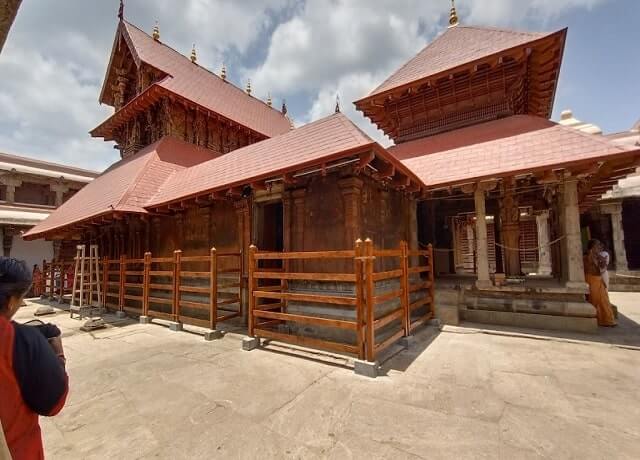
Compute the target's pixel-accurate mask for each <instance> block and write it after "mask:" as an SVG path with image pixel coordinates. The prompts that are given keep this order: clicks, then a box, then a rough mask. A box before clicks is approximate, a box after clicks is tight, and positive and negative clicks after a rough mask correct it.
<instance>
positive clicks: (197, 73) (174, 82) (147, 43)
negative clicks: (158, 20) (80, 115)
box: [91, 21, 291, 137]
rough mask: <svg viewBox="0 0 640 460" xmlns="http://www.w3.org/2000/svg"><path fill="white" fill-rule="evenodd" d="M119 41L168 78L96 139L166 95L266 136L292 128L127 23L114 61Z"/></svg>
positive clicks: (132, 103)
mask: <svg viewBox="0 0 640 460" xmlns="http://www.w3.org/2000/svg"><path fill="white" fill-rule="evenodd" d="M119 37H122V38H123V39H124V41H125V42H126V43H127V45H128V47H129V49H130V50H131V53H132V55H133V58H134V60H135V61H136V64H137V65H140V63H145V64H147V65H149V66H151V67H154V68H155V69H158V70H160V71H161V72H162V73H165V74H166V75H167V76H166V77H165V78H163V79H162V80H160V81H158V82H155V83H153V84H152V85H151V86H150V87H149V88H147V89H146V91H144V92H143V93H142V94H140V95H139V96H138V97H136V98H134V99H133V100H132V101H130V102H129V103H128V104H127V105H125V106H124V107H123V108H122V109H121V110H119V111H118V112H116V113H115V114H114V115H113V116H111V117H110V118H108V119H107V120H106V121H104V122H103V123H102V124H100V125H99V126H98V127H96V128H95V129H94V130H93V131H92V132H91V134H92V135H93V136H95V137H105V136H108V133H110V130H111V129H112V127H113V126H114V125H117V124H118V123H120V122H121V119H122V118H127V116H128V115H129V114H130V113H135V112H136V111H137V110H139V109H140V108H143V107H145V106H146V105H147V104H150V103H153V102H155V101H156V100H158V99H159V98H160V97H162V96H163V95H174V96H178V97H181V98H184V99H185V100H187V101H190V102H192V103H194V104H196V105H198V106H199V107H201V108H202V109H204V110H208V111H211V112H215V113H216V114H218V115H220V116H221V117H224V118H226V119H228V120H230V121H232V122H234V123H237V124H239V125H242V126H244V127H246V128H248V129H250V130H252V131H255V132H256V133H258V134H261V135H263V136H266V137H273V136H277V135H278V134H283V133H285V132H287V131H289V130H290V129H291V125H290V121H289V119H288V118H287V117H286V116H285V115H283V114H282V113H281V112H280V111H278V110H276V109H274V108H272V107H269V105H267V104H266V103H264V102H263V101H261V100H260V99H257V98H255V97H252V96H250V95H248V94H246V93H245V92H244V91H243V90H241V89H240V88H238V87H236V86H235V85H233V84H231V83H229V82H228V81H226V80H223V79H222V78H220V77H219V76H217V75H216V74H214V73H212V72H210V71H209V70H207V69H205V68H204V67H202V66H200V65H198V64H195V63H193V62H191V61H190V60H189V58H187V57H186V56H183V55H182V54H180V53H179V52H177V51H176V50H174V49H173V48H171V47H169V46H167V45H165V44H164V43H162V42H160V41H157V40H154V39H153V37H151V36H150V35H148V34H147V33H145V32H143V31H142V30H140V29H138V28H137V27H136V26H134V25H133V24H130V23H128V22H127V21H120V24H119V26H118V31H117V33H116V43H114V48H113V51H112V56H111V60H113V56H114V54H115V50H116V48H117V43H118V39H119ZM111 64H112V62H110V64H109V67H108V70H107V75H106V77H105V80H104V82H105V83H104V86H103V88H102V94H101V96H100V101H101V102H107V103H108V102H109V101H110V98H109V97H108V93H107V91H106V88H107V87H108V82H109V81H110V75H111V72H112V65H111Z"/></svg>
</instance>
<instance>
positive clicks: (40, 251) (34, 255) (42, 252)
mask: <svg viewBox="0 0 640 460" xmlns="http://www.w3.org/2000/svg"><path fill="white" fill-rule="evenodd" d="M10 255H11V257H14V258H16V259H20V260H24V261H25V262H27V267H29V268H30V269H31V268H33V266H34V265H35V264H38V266H39V267H40V269H41V270H42V260H43V259H46V260H51V259H53V243H52V242H51V241H45V240H33V241H25V240H23V239H22V237H21V236H19V235H16V236H14V237H13V244H12V245H11V254H10Z"/></svg>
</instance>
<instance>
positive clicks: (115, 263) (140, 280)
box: [43, 248, 242, 329]
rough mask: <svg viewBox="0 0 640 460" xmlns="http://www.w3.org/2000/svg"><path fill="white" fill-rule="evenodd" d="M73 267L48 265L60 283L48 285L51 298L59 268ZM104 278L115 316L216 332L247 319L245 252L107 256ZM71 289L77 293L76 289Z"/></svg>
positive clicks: (106, 304)
mask: <svg viewBox="0 0 640 460" xmlns="http://www.w3.org/2000/svg"><path fill="white" fill-rule="evenodd" d="M70 263H72V262H70ZM70 263H67V262H55V263H53V264H52V263H45V264H44V266H45V274H44V275H45V276H43V278H44V279H45V280H48V279H50V278H51V276H52V275H51V274H50V271H51V268H50V267H54V270H53V272H51V273H53V278H51V279H53V280H54V283H49V281H46V284H45V288H46V289H47V291H44V292H45V294H49V290H51V291H52V292H54V293H57V292H58V291H57V290H56V289H55V288H51V289H50V285H51V286H54V284H55V285H57V284H56V283H58V281H56V280H57V279H58V278H59V275H58V272H59V269H58V268H56V267H58V266H65V267H66V266H68V265H69V264H70ZM101 276H102V279H101V283H102V291H103V292H104V294H105V295H104V299H105V300H104V305H103V306H104V307H106V308H107V309H109V310H112V311H122V312H126V313H129V314H132V315H144V316H148V317H150V318H159V319H165V320H169V321H176V322H184V323H186V324H193V325H196V326H202V327H208V328H211V329H215V328H216V324H217V323H218V322H221V321H226V320H229V319H232V318H236V317H239V316H241V315H242V308H241V303H240V298H241V290H242V257H241V253H240V252H224V253H219V252H218V251H216V249H215V248H213V249H211V251H210V253H209V255H206V256H183V255H182V251H179V250H178V251H174V253H173V255H172V256H171V257H155V258H154V257H152V254H151V253H150V252H147V253H146V254H145V255H144V257H143V258H142V259H128V258H126V256H121V257H120V258H119V259H109V258H106V257H105V258H103V259H102V273H101ZM72 278H73V275H72V276H71V279H72ZM65 289H66V288H65ZM67 290H68V294H71V286H69V288H68V289H67ZM65 292H66V291H65ZM49 295H51V294H49Z"/></svg>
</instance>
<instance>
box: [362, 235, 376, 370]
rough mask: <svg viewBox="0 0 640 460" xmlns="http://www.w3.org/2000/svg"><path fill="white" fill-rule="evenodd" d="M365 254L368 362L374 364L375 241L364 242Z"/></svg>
mask: <svg viewBox="0 0 640 460" xmlns="http://www.w3.org/2000/svg"><path fill="white" fill-rule="evenodd" d="M364 254H365V281H366V304H365V305H366V318H367V319H366V321H367V324H366V344H367V360H368V361H370V362H374V361H375V360H376V356H375V345H376V331H375V329H374V325H373V322H374V320H375V305H374V303H373V291H374V286H373V241H371V239H370V238H367V239H366V240H365V241H364Z"/></svg>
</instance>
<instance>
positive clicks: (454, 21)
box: [449, 0, 458, 27]
mask: <svg viewBox="0 0 640 460" xmlns="http://www.w3.org/2000/svg"><path fill="white" fill-rule="evenodd" d="M457 25H458V12H457V11H456V0H451V13H450V14H449V27H455V26H457Z"/></svg>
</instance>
